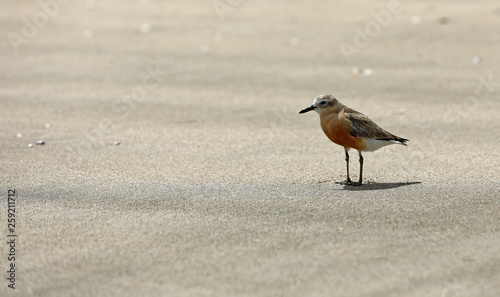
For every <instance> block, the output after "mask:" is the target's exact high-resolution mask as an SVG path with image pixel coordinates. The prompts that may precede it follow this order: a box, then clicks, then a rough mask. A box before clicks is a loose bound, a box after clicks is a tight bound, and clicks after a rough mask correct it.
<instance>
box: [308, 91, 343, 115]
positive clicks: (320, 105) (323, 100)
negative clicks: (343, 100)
mask: <svg viewBox="0 0 500 297" xmlns="http://www.w3.org/2000/svg"><path fill="white" fill-rule="evenodd" d="M337 103H338V101H337V99H336V98H335V97H334V96H333V95H319V96H318V97H316V98H314V102H313V104H312V105H311V106H309V107H308V108H305V109H303V110H301V111H300V112H299V113H305V112H308V111H311V110H314V111H316V112H317V113H321V112H322V111H324V110H327V109H328V108H330V107H333V106H335V104H337Z"/></svg>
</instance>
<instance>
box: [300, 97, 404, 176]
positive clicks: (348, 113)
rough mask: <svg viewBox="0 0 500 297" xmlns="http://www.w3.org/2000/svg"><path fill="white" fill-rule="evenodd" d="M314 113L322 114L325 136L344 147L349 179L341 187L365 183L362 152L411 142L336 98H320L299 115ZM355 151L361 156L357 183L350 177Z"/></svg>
mask: <svg viewBox="0 0 500 297" xmlns="http://www.w3.org/2000/svg"><path fill="white" fill-rule="evenodd" d="M311 110H314V111H316V112H317V113H319V118H320V123H321V129H323V132H324V133H325V135H326V136H327V137H328V138H329V139H330V140H331V141H333V142H335V143H336V144H338V145H341V146H343V147H344V150H345V161H346V163H347V179H346V180H345V181H343V182H341V184H345V185H361V184H362V182H363V155H362V154H361V152H372V151H375V150H377V149H379V148H381V147H383V146H386V145H389V144H402V145H404V146H406V142H407V141H408V139H405V138H401V137H399V136H396V135H394V134H392V133H389V132H387V131H385V130H384V129H382V128H380V127H379V126H378V125H377V124H375V123H374V122H373V121H372V120H370V119H369V118H368V117H367V116H365V115H364V114H362V113H360V112H358V111H356V110H354V109H352V108H349V107H347V106H345V105H344V104H342V103H340V102H339V101H338V100H337V99H336V98H335V97H334V96H333V95H319V96H318V97H316V98H315V99H314V103H313V104H312V105H311V106H309V107H308V108H305V109H303V110H301V111H300V112H299V113H305V112H308V111H311ZM351 148H353V149H356V150H357V151H358V153H359V181H358V182H357V183H355V182H352V181H351V179H350V178H349V149H351Z"/></svg>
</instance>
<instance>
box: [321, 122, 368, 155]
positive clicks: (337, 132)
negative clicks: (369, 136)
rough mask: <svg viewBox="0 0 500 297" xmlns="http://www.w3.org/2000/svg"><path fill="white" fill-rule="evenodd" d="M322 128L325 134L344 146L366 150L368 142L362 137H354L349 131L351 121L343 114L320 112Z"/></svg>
mask: <svg viewBox="0 0 500 297" xmlns="http://www.w3.org/2000/svg"><path fill="white" fill-rule="evenodd" d="M320 120H321V129H323V132H324V133H325V135H326V136H327V137H328V138H329V139H330V140H331V141H333V142H335V143H336V144H338V145H341V146H343V147H344V148H347V149H349V148H353V149H356V150H361V151H362V150H364V149H365V148H366V144H365V142H364V141H363V139H362V138H358V137H354V136H352V135H351V134H350V133H349V130H350V128H351V127H350V126H349V122H347V121H346V120H344V118H343V114H340V115H339V114H338V113H330V114H324V115H323V114H320Z"/></svg>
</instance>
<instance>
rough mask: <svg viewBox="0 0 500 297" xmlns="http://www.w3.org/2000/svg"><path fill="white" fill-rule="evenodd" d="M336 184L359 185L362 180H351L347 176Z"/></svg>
mask: <svg viewBox="0 0 500 297" xmlns="http://www.w3.org/2000/svg"><path fill="white" fill-rule="evenodd" d="M336 184H339V185H344V186H361V185H362V184H363V183H362V181H357V182H353V181H352V180H351V179H350V178H348V179H346V180H344V181H341V182H336Z"/></svg>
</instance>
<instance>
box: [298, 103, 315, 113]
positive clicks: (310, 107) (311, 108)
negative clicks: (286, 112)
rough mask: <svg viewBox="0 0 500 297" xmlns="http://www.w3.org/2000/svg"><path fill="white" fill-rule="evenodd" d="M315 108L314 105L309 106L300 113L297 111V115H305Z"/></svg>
mask: <svg viewBox="0 0 500 297" xmlns="http://www.w3.org/2000/svg"><path fill="white" fill-rule="evenodd" d="M315 108H316V107H314V105H311V106H309V107H308V108H305V109H302V110H301V111H299V113H305V112H308V111H311V110H313V109H315Z"/></svg>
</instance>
